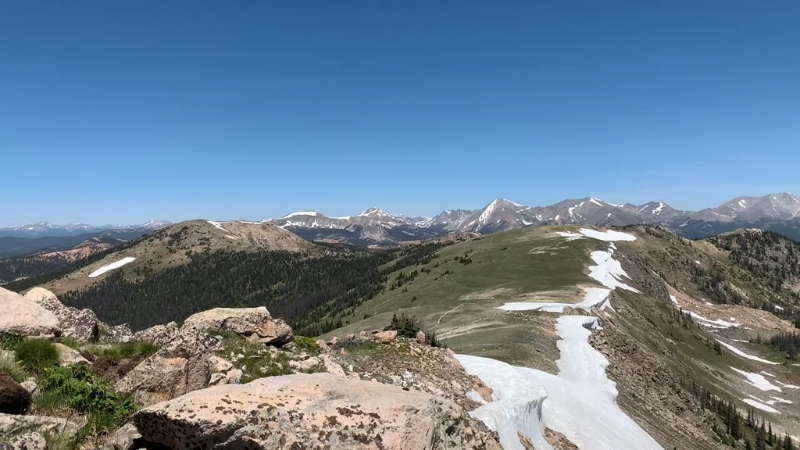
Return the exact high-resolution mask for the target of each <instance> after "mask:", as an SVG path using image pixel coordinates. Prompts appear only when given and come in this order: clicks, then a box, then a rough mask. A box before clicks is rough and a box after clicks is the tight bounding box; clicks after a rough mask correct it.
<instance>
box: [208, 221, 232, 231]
mask: <svg viewBox="0 0 800 450" xmlns="http://www.w3.org/2000/svg"><path fill="white" fill-rule="evenodd" d="M208 223H210V224H211V225H214V226H215V227H216V228H217V229H219V230H222V231H224V232H226V233H230V231H228V230H226V229H225V228H222V222H214V221H213V220H209V221H208Z"/></svg>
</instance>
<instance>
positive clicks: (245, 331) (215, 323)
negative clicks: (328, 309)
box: [183, 306, 294, 345]
mask: <svg viewBox="0 0 800 450" xmlns="http://www.w3.org/2000/svg"><path fill="white" fill-rule="evenodd" d="M183 329H184V330H187V329H194V330H197V331H229V332H231V333H236V334H238V335H241V336H244V337H245V338H247V339H248V340H250V341H253V342H258V343H261V344H270V345H283V344H287V343H289V342H292V341H293V340H294V334H293V333H292V328H291V327H290V326H289V325H288V324H287V323H286V322H285V321H283V320H282V319H273V318H272V316H270V314H269V311H267V308H265V307H263V306H260V307H258V308H214V309H209V310H208V311H203V312H199V313H197V314H194V315H192V316H190V317H189V318H188V319H186V321H185V322H184V323H183Z"/></svg>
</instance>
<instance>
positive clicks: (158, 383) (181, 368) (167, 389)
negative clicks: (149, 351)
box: [116, 330, 220, 406]
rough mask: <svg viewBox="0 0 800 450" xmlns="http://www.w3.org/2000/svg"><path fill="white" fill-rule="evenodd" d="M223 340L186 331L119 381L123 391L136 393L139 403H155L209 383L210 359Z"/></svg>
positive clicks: (119, 386) (118, 383)
mask: <svg viewBox="0 0 800 450" xmlns="http://www.w3.org/2000/svg"><path fill="white" fill-rule="evenodd" d="M219 344H220V339H218V338H216V337H214V336H211V335H209V334H207V333H202V332H197V331H195V330H187V331H182V332H181V334H180V335H178V336H177V337H176V338H175V339H173V340H172V341H170V342H169V343H167V344H166V345H165V346H163V347H162V348H161V349H159V350H158V351H157V352H156V353H155V354H154V355H152V356H150V357H148V358H147V359H145V360H144V361H142V363H141V364H139V365H138V366H136V368H135V369H133V370H131V371H130V372H128V373H127V375H125V377H124V378H122V379H121V380H119V381H118V382H117V384H116V390H117V391H119V392H122V393H134V394H135V398H136V401H137V403H139V404H141V405H145V406H146V405H152V404H154V403H158V402H162V401H165V400H169V399H171V398H175V397H178V396H180V395H183V394H185V393H187V392H191V391H194V390H197V389H202V388H204V387H206V386H208V383H209V380H210V376H211V372H210V370H209V367H208V359H209V358H210V357H211V356H213V354H214V351H216V350H217V349H218V348H219Z"/></svg>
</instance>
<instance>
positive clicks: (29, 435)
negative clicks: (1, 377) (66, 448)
mask: <svg viewBox="0 0 800 450" xmlns="http://www.w3.org/2000/svg"><path fill="white" fill-rule="evenodd" d="M44 432H47V433H50V434H53V435H60V436H62V437H64V438H65V439H72V438H73V437H75V435H76V434H78V425H76V424H74V423H72V422H70V421H68V420H66V419H59V418H56V417H46V416H17V415H10V414H0V448H4V447H3V445H8V446H10V448H13V449H24V448H27V449H29V450H32V449H45V448H46V447H45V446H40V444H41V442H42V441H43V439H41V440H40V439H39V438H41V434H42V433H44ZM37 434H38V435H39V436H38V437H37V436H36V435H37ZM26 445H27V446H26Z"/></svg>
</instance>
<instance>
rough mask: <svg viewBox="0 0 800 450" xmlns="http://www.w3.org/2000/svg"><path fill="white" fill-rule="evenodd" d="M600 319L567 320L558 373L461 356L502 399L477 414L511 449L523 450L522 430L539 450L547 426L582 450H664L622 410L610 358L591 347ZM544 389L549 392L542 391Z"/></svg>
mask: <svg viewBox="0 0 800 450" xmlns="http://www.w3.org/2000/svg"><path fill="white" fill-rule="evenodd" d="M594 327H597V318H595V317H586V316H562V317H560V318H559V319H558V321H557V323H556V330H557V331H558V333H559V336H560V337H561V339H560V340H559V341H558V348H559V350H560V352H561V358H560V359H559V360H558V361H556V364H557V365H558V368H559V374H558V375H552V374H549V373H546V372H542V371H540V370H535V369H529V368H525V367H517V366H511V365H509V364H506V363H503V362H500V361H496V360H493V359H489V358H480V357H476V356H466V355H457V356H456V357H457V358H458V360H459V361H460V362H461V364H462V365H463V366H464V368H465V369H466V370H467V372H468V373H470V374H473V375H477V376H478V377H480V378H481V380H483V382H484V383H486V385H487V386H489V387H491V388H492V389H493V390H494V394H495V396H496V400H495V401H494V402H491V403H487V404H485V405H483V406H481V407H480V408H478V409H476V410H475V411H473V412H472V413H471V414H472V415H473V416H475V417H477V418H479V419H481V420H483V421H484V422H485V423H486V424H487V426H489V427H490V428H491V429H493V430H496V431H497V432H498V434H499V435H500V443H501V444H502V445H503V448H504V449H506V450H518V449H520V450H521V449H523V447H522V445H521V444H520V443H519V439H518V438H517V434H516V432H517V431H521V432H522V433H523V434H525V435H526V436H527V437H528V438H530V439H531V441H532V442H533V443H534V447H535V448H537V449H539V448H541V449H551V448H552V447H550V446H549V445H548V444H546V443H544V444H542V443H539V444H538V445H539V446H538V447H537V442H541V441H543V439H544V437H543V435H542V434H541V433H542V424H543V425H544V426H547V427H548V428H551V429H553V430H556V431H558V432H560V433H562V434H564V435H565V436H566V437H567V439H569V440H570V441H571V442H572V443H574V444H575V445H577V446H578V447H579V448H580V449H581V450H625V449H631V450H634V449H635V450H648V449H661V448H662V447H661V446H660V445H659V444H658V443H657V442H656V441H655V440H654V439H653V438H652V437H650V435H648V434H647V433H646V432H645V431H644V430H642V429H641V427H639V425H637V424H636V422H634V421H633V420H632V419H631V418H630V417H628V416H627V415H626V414H625V413H624V412H622V410H621V409H619V406H617V403H616V398H617V389H616V384H615V383H614V382H613V381H611V380H609V379H608V377H607V376H606V373H605V369H606V367H608V360H607V359H606V358H605V357H604V356H603V355H602V354H601V353H600V352H598V351H597V350H595V349H594V348H592V346H591V345H589V342H588V338H589V335H590V334H591V331H590V328H594ZM542 389H543V391H544V393H543V392H542Z"/></svg>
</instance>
